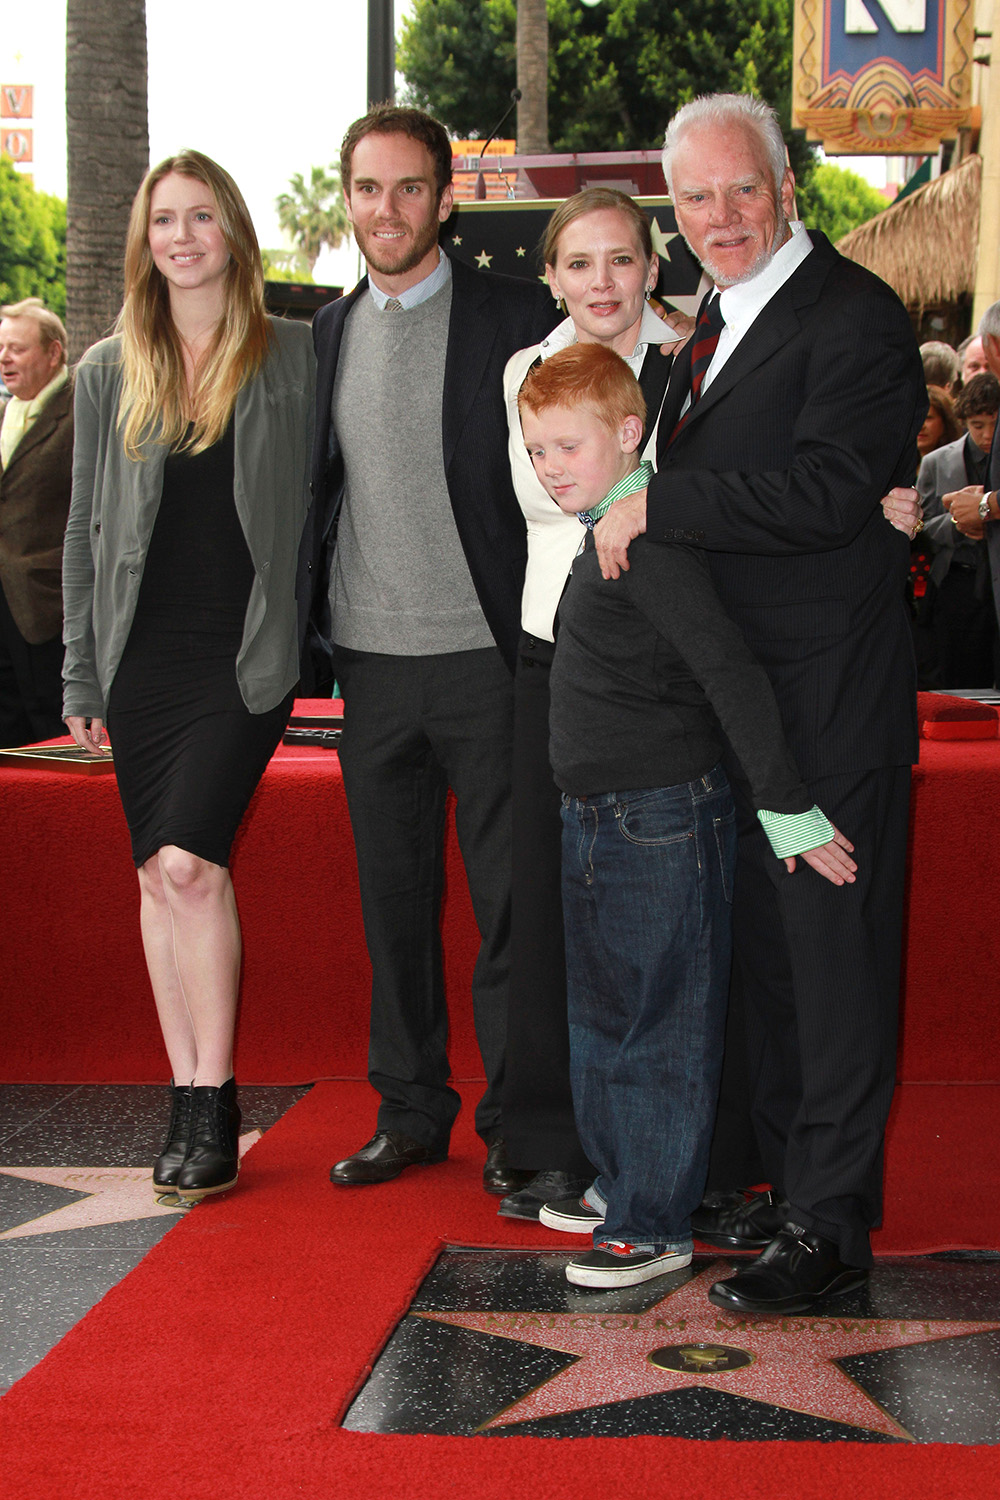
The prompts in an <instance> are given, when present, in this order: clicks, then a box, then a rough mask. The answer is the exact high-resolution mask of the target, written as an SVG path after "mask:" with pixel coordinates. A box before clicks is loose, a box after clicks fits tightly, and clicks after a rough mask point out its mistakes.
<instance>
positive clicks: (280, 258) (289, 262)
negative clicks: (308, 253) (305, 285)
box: [260, 250, 313, 283]
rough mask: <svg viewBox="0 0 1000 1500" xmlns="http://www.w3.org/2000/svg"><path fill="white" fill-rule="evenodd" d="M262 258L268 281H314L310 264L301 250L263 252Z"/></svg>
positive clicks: (265, 276) (261, 253)
mask: <svg viewBox="0 0 1000 1500" xmlns="http://www.w3.org/2000/svg"><path fill="white" fill-rule="evenodd" d="M260 258H261V260H262V261H263V262H264V278H265V280H266V281H298V282H300V283H302V282H311V281H312V279H313V274H312V271H311V270H310V269H309V262H308V260H306V257H305V255H304V254H303V252H302V251H301V250H262V251H261V252H260Z"/></svg>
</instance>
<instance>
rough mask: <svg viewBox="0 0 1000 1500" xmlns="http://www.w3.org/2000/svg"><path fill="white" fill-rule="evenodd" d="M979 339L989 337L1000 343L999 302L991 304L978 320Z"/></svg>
mask: <svg viewBox="0 0 1000 1500" xmlns="http://www.w3.org/2000/svg"><path fill="white" fill-rule="evenodd" d="M979 336H980V338H984V337H989V338H991V339H996V341H997V343H1000V302H993V303H991V305H990V306H989V307H988V308H987V309H986V311H985V312H984V313H983V315H982V317H981V318H980V319H979Z"/></svg>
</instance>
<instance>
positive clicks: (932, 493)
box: [917, 436, 982, 584]
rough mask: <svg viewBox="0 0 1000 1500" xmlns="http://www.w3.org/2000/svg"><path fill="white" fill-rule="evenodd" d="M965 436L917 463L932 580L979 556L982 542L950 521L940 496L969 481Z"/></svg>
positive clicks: (957, 488) (963, 486)
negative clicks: (954, 565)
mask: <svg viewBox="0 0 1000 1500" xmlns="http://www.w3.org/2000/svg"><path fill="white" fill-rule="evenodd" d="M965 442H966V440H965V437H964V436H963V437H960V438H957V439H956V440H955V442H953V443H945V445H944V447H943V448H935V450H934V452H933V453H928V455H927V457H926V458H925V459H924V460H923V462H922V463H921V465H920V473H919V474H918V475H917V491H918V493H919V495H920V504H921V506H922V507H923V512H924V535H925V536H926V537H927V539H928V540H929V542H930V543H931V545H932V546H933V548H934V561H933V562H932V563H931V571H930V580H931V583H934V584H941V583H942V582H943V581H944V579H945V578H947V576H948V570H949V568H950V567H951V565H952V563H953V562H964V563H970V564H971V565H972V566H973V567H974V566H975V564H976V560H977V558H978V556H979V548H980V547H981V546H982V543H981V542H974V541H972V540H971V539H970V538H969V537H967V536H963V535H962V533H961V532H960V531H959V530H958V529H957V528H956V527H955V526H954V525H953V524H952V519H951V516H950V515H949V513H948V512H947V511H946V510H945V508H944V506H943V505H942V504H941V498H942V496H943V495H950V494H951V493H952V491H953V490H961V489H964V488H965V486H966V485H967V484H968V482H969V481H968V478H967V476H966V471H965Z"/></svg>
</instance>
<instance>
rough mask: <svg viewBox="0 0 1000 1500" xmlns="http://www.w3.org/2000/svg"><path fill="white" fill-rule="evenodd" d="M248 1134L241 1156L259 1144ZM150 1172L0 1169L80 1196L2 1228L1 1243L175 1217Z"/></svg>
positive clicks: (254, 1133)
mask: <svg viewBox="0 0 1000 1500" xmlns="http://www.w3.org/2000/svg"><path fill="white" fill-rule="evenodd" d="M260 1136H261V1132H260V1131H259V1130H251V1131H249V1132H248V1133H247V1134H246V1135H243V1136H241V1137H240V1156H241V1157H242V1156H245V1155H246V1153H247V1152H248V1151H249V1150H250V1147H251V1146H252V1145H254V1144H255V1142H257V1141H259V1140H260ZM149 1171H150V1169H149V1167H0V1173H2V1174H3V1175H4V1176H5V1177H19V1178H21V1180H22V1181H24V1182H42V1183H45V1184H47V1185H48V1186H49V1187H61V1188H70V1189H71V1190H72V1191H73V1192H75V1193H80V1194H81V1195H85V1196H81V1197H80V1198H79V1199H78V1200H77V1201H76V1202H75V1203H67V1204H66V1205H65V1206H64V1207H63V1208H56V1209H53V1210H52V1212H51V1213H46V1214H41V1215H39V1217H38V1218H36V1219H28V1220H27V1221H26V1222H25V1223H23V1224H15V1225H14V1227H13V1228H12V1229H5V1230H4V1231H3V1233H2V1234H0V1240H19V1239H27V1238H28V1237H29V1236H31V1235H38V1234H59V1233H61V1232H62V1231H63V1230H67V1229H94V1228H96V1226H97V1225H98V1224H125V1223H128V1222H130V1221H132V1220H135V1219H158V1218H162V1217H163V1215H164V1214H179V1213H184V1212H185V1211H186V1207H185V1206H182V1205H181V1204H179V1203H177V1202H170V1201H166V1202H161V1201H160V1200H158V1199H157V1198H154V1196H153V1193H152V1189H151V1187H150V1178H149Z"/></svg>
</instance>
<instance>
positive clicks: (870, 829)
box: [716, 766, 910, 1266]
mask: <svg viewBox="0 0 1000 1500" xmlns="http://www.w3.org/2000/svg"><path fill="white" fill-rule="evenodd" d="M809 789H810V792H811V793H812V795H813V796H814V798H815V800H816V802H817V803H818V804H819V806H820V807H821V808H822V809H823V811H824V812H825V813H826V814H827V816H828V817H829V818H830V819H831V821H832V822H833V823H834V824H835V825H836V826H837V827H838V828H839V829H840V830H841V832H842V833H844V834H845V835H846V836H847V838H849V839H850V840H851V842H852V843H853V844H854V846H855V855H854V858H855V859H856V861H857V864H858V871H857V879H856V881H855V883H854V884H853V885H845V886H839V887H838V886H834V885H831V884H830V882H829V881H827V880H824V879H823V878H822V877H821V876H819V875H817V874H816V873H815V871H813V870H811V869H810V868H809V867H808V866H807V865H805V863H804V862H803V861H802V860H801V859H800V860H799V861H798V868H797V869H796V871H795V873H794V874H793V875H789V874H788V873H787V872H786V870H785V867H784V864H783V863H782V862H781V861H780V860H778V859H776V858H775V856H774V854H773V853H772V852H771V849H770V846H769V845H768V843H767V840H766V838H765V836H764V833H763V831H762V829H761V827H760V824H759V823H758V821H757V818H756V816H755V815H754V813H753V810H752V808H751V807H750V806H749V803H748V801H747V800H746V797H745V795H743V789H741V788H738V812H739V819H740V846H739V858H738V863H737V877H736V888H735V896H734V907H733V920H734V972H733V986H732V998H731V1004H732V1005H733V1006H739V1007H740V1008H741V1009H742V1013H743V1019H744V1022H745V1027H746V1045H747V1069H748V1077H749V1082H750V1090H751V1096H752V1104H751V1111H752V1120H753V1127H754V1131H755V1134H756V1138H757V1143H758V1145H759V1147H760V1152H761V1157H762V1160H763V1165H764V1173H765V1178H766V1180H769V1181H770V1182H771V1183H772V1184H773V1185H774V1186H775V1187H776V1188H777V1189H778V1190H779V1191H781V1192H782V1193H783V1194H784V1195H785V1196H786V1197H787V1198H788V1200H789V1203H790V1205H791V1209H790V1217H791V1219H792V1220H793V1221H794V1222H796V1223H799V1224H802V1225H804V1227H805V1228H807V1229H810V1230H813V1231H814V1232H816V1233H818V1234H824V1235H826V1236H827V1237H828V1238H831V1239H833V1240H835V1241H836V1242H837V1243H838V1244H839V1246H840V1255H841V1258H842V1259H843V1260H844V1261H846V1262H847V1263H848V1264H851V1265H858V1266H864V1265H870V1264H871V1249H870V1245H869V1240H868V1231H869V1229H870V1228H871V1227H873V1226H874V1225H877V1224H878V1223H879V1221H880V1219H881V1210H882V1148H883V1140H884V1135H885V1125H886V1120H887V1118H888V1114H889V1106H890V1104H891V1102H892V1094H893V1088H894V1085H895V1076H896V1034H897V1018H898V1009H899V971H900V961H901V950H902V922H903V885H904V875H905V863H906V839H907V831H908V823H909V789H910V768H909V766H905V767H890V768H888V769H882V770H875V771H869V772H861V773H858V774H855V775H844V776H830V777H824V778H822V779H819V780H816V781H813V782H811V783H810V784H809ZM729 1062H730V1067H731V1066H732V1063H733V1059H731V1058H730V1059H729ZM724 1087H725V1084H724ZM716 1185H719V1183H718V1177H716ZM731 1185H732V1186H734V1187H735V1186H741V1185H743V1184H741V1183H739V1182H738V1181H733V1182H732V1184H731Z"/></svg>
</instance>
